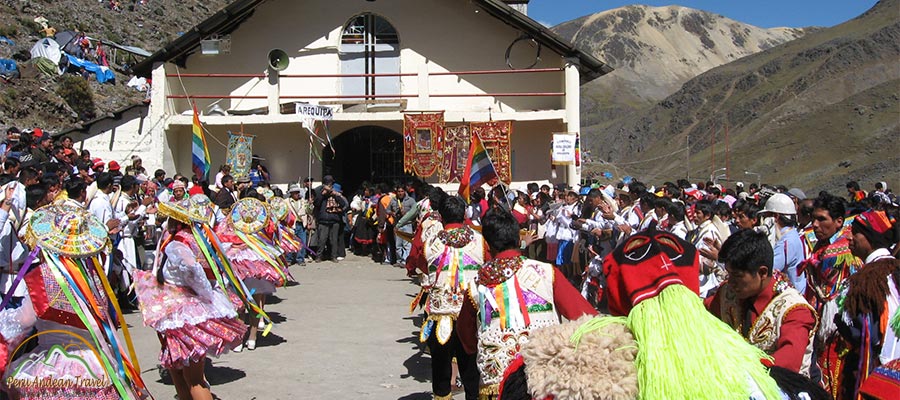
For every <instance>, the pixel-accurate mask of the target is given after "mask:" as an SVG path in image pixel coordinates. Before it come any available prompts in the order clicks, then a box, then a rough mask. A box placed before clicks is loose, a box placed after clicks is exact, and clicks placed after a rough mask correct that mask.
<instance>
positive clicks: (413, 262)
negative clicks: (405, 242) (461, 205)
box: [401, 187, 447, 277]
mask: <svg viewBox="0 0 900 400" xmlns="http://www.w3.org/2000/svg"><path fill="white" fill-rule="evenodd" d="M446 197H447V194H446V193H444V191H443V190H441V188H436V187H431V188H429V189H428V194H427V196H426V197H425V198H424V199H422V200H419V202H418V203H417V206H416V207H414V208H413V210H410V212H409V213H407V215H404V216H403V218H402V219H401V222H405V221H403V220H404V219H406V218H417V220H418V221H419V222H418V224H417V225H418V227H417V228H416V233H415V235H414V236H413V240H412V245H411V246H410V248H409V257H407V258H406V259H407V262H406V276H409V277H414V276H416V271H426V270H427V269H428V265H427V263H426V262H425V261H426V260H425V255H424V248H425V241H426V240H430V238H432V237H434V235H437V233H438V232H440V231H441V230H443V229H444V225H443V224H442V223H441V214H440V213H438V212H437V211H436V210H435V209H436V208H437V205H438V204H440V203H441V202H442V201H443V200H444V198H446ZM413 212H415V213H414V214H411V213H413Z"/></svg>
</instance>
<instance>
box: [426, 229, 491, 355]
mask: <svg viewBox="0 0 900 400" xmlns="http://www.w3.org/2000/svg"><path fill="white" fill-rule="evenodd" d="M423 250H424V253H425V260H426V262H427V268H428V274H427V275H426V276H425V278H424V281H423V282H422V284H423V285H422V286H423V287H424V289H425V290H427V291H428V299H427V303H426V304H425V313H426V314H428V317H427V319H426V321H425V323H424V324H423V325H422V332H421V333H420V335H419V339H420V340H421V341H422V342H424V341H426V340H427V339H428V336H429V335H431V334H432V332H434V334H436V335H437V340H438V342H439V343H441V344H446V343H447V341H448V340H450V335H451V333H452V332H453V322H454V321H455V320H456V317H457V316H458V315H459V310H460V308H462V304H463V299H464V298H465V293H466V291H467V290H468V288H469V286H470V285H471V283H472V282H473V281H474V280H475V276H476V274H477V273H478V268H479V267H481V265H482V264H484V262H485V260H486V259H490V254H489V253H488V251H487V245H486V244H485V243H484V238H483V237H482V236H481V234H480V233H478V232H476V231H475V230H474V229H472V228H470V227H468V226H463V225H462V224H452V223H451V224H447V226H446V228H445V229H444V230H441V231H438V232H436V233H434V234H433V235H429V237H428V238H427V242H425V246H424V249H423Z"/></svg>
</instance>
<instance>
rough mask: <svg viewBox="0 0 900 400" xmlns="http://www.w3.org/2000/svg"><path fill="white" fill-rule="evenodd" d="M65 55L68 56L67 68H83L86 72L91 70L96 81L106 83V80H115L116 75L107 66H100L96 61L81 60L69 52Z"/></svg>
mask: <svg viewBox="0 0 900 400" xmlns="http://www.w3.org/2000/svg"><path fill="white" fill-rule="evenodd" d="M66 57H68V58H69V68H72V67H76V68H84V69H85V70H87V71H88V72H93V73H94V75H95V76H97V82H100V83H106V82H107V81H115V80H116V75H115V74H113V72H112V70H111V69H109V68H107V67H101V66H99V65H97V64H96V63H92V62H90V61H87V60H82V59H80V58H78V57H75V56H73V55H70V54H66Z"/></svg>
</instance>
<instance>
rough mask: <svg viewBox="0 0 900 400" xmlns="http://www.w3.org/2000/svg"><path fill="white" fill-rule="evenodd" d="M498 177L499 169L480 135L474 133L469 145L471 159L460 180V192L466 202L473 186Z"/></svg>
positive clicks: (467, 162) (475, 186)
mask: <svg viewBox="0 0 900 400" xmlns="http://www.w3.org/2000/svg"><path fill="white" fill-rule="evenodd" d="M494 178H497V171H496V170H495V169H494V164H493V163H491V157H490V156H488V152H487V150H486V149H485V148H484V145H483V144H482V143H481V138H479V137H478V135H472V145H471V146H470V147H469V159H468V160H467V161H466V169H465V171H463V174H462V176H461V177H460V180H459V190H458V193H459V195H460V196H462V198H463V199H466V202H469V194H470V193H471V190H472V188H477V187H479V186H481V185H483V184H485V183H487V182H488V181H490V180H491V179H494Z"/></svg>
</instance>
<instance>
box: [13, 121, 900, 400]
mask: <svg viewBox="0 0 900 400" xmlns="http://www.w3.org/2000/svg"><path fill="white" fill-rule="evenodd" d="M0 154H3V155H4V159H3V160H2V161H3V171H2V174H0V188H2V190H0V226H2V230H0V270H2V273H0V289H2V297H3V303H2V305H0V340H2V343H0V352H2V353H0V355H3V356H4V357H5V358H6V359H9V360H12V362H11V363H9V364H7V365H5V371H4V376H3V377H4V380H3V384H2V385H3V390H4V391H6V392H7V393H8V394H9V395H10V396H11V397H12V398H28V397H30V396H31V395H34V393H36V392H35V390H44V391H46V390H47V389H46V387H40V388H36V387H35V386H33V385H31V386H29V385H28V384H27V383H28V382H32V381H35V380H36V379H37V380H40V379H45V378H48V377H52V379H57V380H59V379H63V380H64V379H70V378H71V379H75V378H76V377H80V376H86V375H85V374H87V373H91V374H94V376H95V377H96V378H97V382H101V384H96V385H84V386H83V387H81V386H79V387H78V388H77V390H81V391H87V392H89V395H90V396H91V398H144V397H146V396H148V395H149V393H148V392H147V389H146V385H144V383H143V381H142V378H141V374H140V372H141V371H140V369H139V368H138V367H137V360H136V358H135V354H134V352H133V348H132V346H131V343H130V336H129V334H128V332H127V324H125V323H124V320H123V319H122V313H123V310H125V311H127V310H128V309H139V310H140V312H141V315H142V317H143V319H144V322H145V324H146V325H147V326H150V327H152V328H153V329H155V330H156V331H157V332H158V334H159V338H160V343H161V350H160V355H159V362H160V365H161V366H162V367H164V368H165V369H167V370H168V371H169V374H170V376H171V377H172V380H173V383H174V385H175V389H176V391H177V395H178V397H179V398H183V399H188V398H194V399H209V398H212V395H211V393H210V388H209V384H208V383H207V382H206V380H205V377H204V371H203V369H204V364H205V358H206V357H207V356H218V355H221V354H223V353H225V352H228V351H243V350H244V349H247V350H253V349H255V347H256V340H257V338H258V336H259V335H266V334H267V333H268V332H269V330H270V329H272V324H271V320H270V319H269V317H268V315H267V314H266V311H265V304H266V299H267V296H268V295H270V294H273V293H275V291H276V290H277V289H278V288H282V287H285V286H288V283H289V282H291V281H292V280H293V278H292V276H291V272H290V270H291V267H293V268H297V266H298V265H304V264H306V262H307V259H309V260H311V261H315V262H324V261H326V260H330V261H332V262H335V263H340V262H341V261H343V260H344V259H345V258H346V257H347V256H348V255H347V250H348V249H349V250H350V251H351V252H352V253H354V254H355V255H357V256H358V257H371V258H372V260H373V262H376V263H384V264H389V265H393V266H395V267H398V268H402V269H405V272H406V274H407V276H409V277H412V278H414V279H416V280H417V281H418V282H419V283H420V284H421V290H420V292H419V294H418V295H417V296H416V297H415V298H414V299H413V301H412V303H411V304H410V311H412V312H415V309H416V308H419V307H421V308H422V309H423V312H424V315H425V317H424V319H423V322H422V325H421V327H420V328H421V329H420V332H419V339H420V341H421V342H422V343H424V344H425V346H427V348H428V350H429V353H430V356H431V361H432V366H431V371H432V390H433V394H434V397H435V398H437V399H448V398H451V397H452V396H453V393H454V391H458V390H463V391H465V397H466V398H467V399H476V398H497V397H498V396H501V395H502V398H504V399H546V398H559V399H562V398H635V399H636V398H691V399H721V398H736V399H747V398H751V399H770V400H772V399H781V398H791V399H796V398H809V399H828V398H833V399H861V398H875V399H890V398H896V394H897V393H898V391H897V390H898V389H900V386H898V385H900V379H898V378H897V377H898V374H900V368H898V367H900V366H898V361H897V360H898V358H900V339H898V338H900V311H898V308H900V307H898V306H900V295H898V287H900V262H898V261H897V259H896V255H897V253H898V251H900V246H898V241H900V224H897V218H898V209H900V207H898V199H897V197H896V196H895V195H894V194H893V193H892V192H891V190H890V189H888V187H887V184H886V183H884V182H879V183H876V184H875V185H874V190H873V191H872V192H871V193H867V192H865V191H863V190H862V189H861V187H860V185H859V184H858V183H857V182H848V183H847V185H846V188H847V193H846V197H844V196H840V195H836V194H832V193H828V192H824V191H823V192H821V193H819V194H818V195H817V196H815V197H807V196H806V194H805V193H804V192H803V191H802V190H800V189H798V188H787V187H783V186H770V185H763V186H761V187H760V186H757V185H749V187H746V188H745V187H744V185H742V184H740V183H738V184H736V185H734V186H733V187H725V186H723V185H719V184H716V183H714V182H703V183H697V184H692V183H690V182H687V181H684V180H682V181H678V182H665V183H663V184H662V185H659V186H650V185H647V184H645V183H642V182H639V181H637V180H629V181H627V182H626V181H623V182H618V183H616V184H610V185H605V186H601V185H596V184H595V185H591V186H585V187H582V188H580V189H579V190H577V191H576V190H572V188H569V187H566V186H565V185H562V184H557V185H554V186H553V187H551V186H550V185H543V186H541V185H538V184H529V185H527V187H525V190H524V191H518V190H513V189H511V188H510V187H509V186H507V185H505V184H503V183H495V184H494V185H492V187H491V188H490V189H489V190H484V189H483V188H475V189H474V190H473V191H472V194H471V198H469V199H463V198H461V197H459V196H457V195H454V194H448V193H446V192H445V191H444V190H442V189H440V188H438V187H435V186H431V185H428V184H426V183H424V182H421V181H411V182H406V183H392V184H387V183H381V184H376V185H369V184H363V185H362V186H361V188H360V189H359V190H358V192H357V193H356V194H355V195H353V196H345V195H344V194H343V192H342V187H341V185H340V184H339V183H338V182H336V181H335V179H334V177H332V176H329V175H326V176H324V177H323V179H322V181H321V183H320V184H316V182H315V181H314V180H313V179H312V178H307V179H304V180H303V181H302V182H298V183H292V184H290V185H288V186H287V190H286V192H287V193H282V191H281V190H280V189H278V188H277V187H274V186H272V185H270V184H269V181H270V178H271V176H270V175H269V172H268V170H267V169H266V168H265V166H264V165H262V164H261V161H262V159H261V158H259V157H256V156H255V157H254V160H253V163H252V165H251V169H250V171H249V173H245V174H240V175H233V172H234V171H231V170H230V168H229V167H228V166H227V165H226V166H222V167H221V168H220V169H219V171H218V172H217V173H216V174H215V178H214V181H212V182H207V181H206V180H205V179H204V178H198V177H197V176H193V177H191V179H188V178H187V177H186V176H184V175H180V174H175V175H174V176H172V177H171V178H169V177H168V176H167V175H168V174H167V173H166V171H164V170H156V171H154V173H153V175H152V177H151V176H150V175H149V174H148V172H147V170H146V169H145V168H144V167H143V165H142V161H141V159H140V157H138V156H133V157H132V158H131V159H130V163H128V164H129V165H125V166H123V165H120V164H119V162H118V161H116V160H111V161H109V162H108V163H107V162H104V160H100V159H97V158H92V157H91V156H90V153H89V152H88V151H84V150H83V151H75V150H74V148H73V142H72V140H71V139H70V138H67V137H60V138H52V137H51V136H50V135H48V134H47V133H45V132H42V131H40V130H38V129H35V130H32V131H28V132H20V131H18V130H17V129H9V130H8V131H7V137H6V140H5V141H3V143H2V144H0ZM122 164H125V163H122ZM348 197H350V200H348ZM145 249H150V251H145ZM73 337H76V338H81V339H84V340H85V342H87V343H92V344H94V348H93V349H81V350H76V349H73V348H72V346H71V344H72V343H73ZM60 346H62V349H68V350H64V351H66V352H68V353H64V354H63V356H60V355H59V354H57V353H54V352H59V351H60V348H61V347H60ZM73 354H74V355H75V356H77V357H74V358H73V357H70V356H71V355H73ZM75 360H82V361H83V362H82V361H79V362H77V363H76V361H75ZM59 371H63V372H59ZM69 389H71V387H70V388H69ZM53 390H59V393H58V394H60V395H62V391H64V390H67V389H63V388H59V389H52V390H51V391H53ZM87 392H86V393H87ZM54 393H56V392H54ZM44 394H46V393H44Z"/></svg>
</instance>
